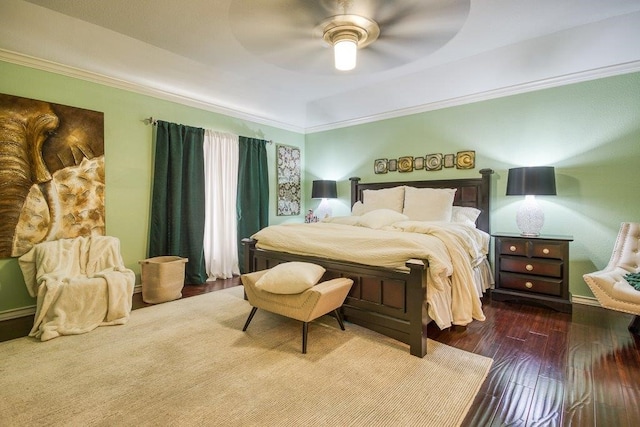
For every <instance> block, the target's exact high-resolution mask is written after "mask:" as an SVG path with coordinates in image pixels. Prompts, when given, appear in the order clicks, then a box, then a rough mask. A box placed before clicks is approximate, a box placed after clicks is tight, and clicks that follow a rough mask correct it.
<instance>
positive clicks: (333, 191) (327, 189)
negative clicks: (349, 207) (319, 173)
mask: <svg viewBox="0 0 640 427" xmlns="http://www.w3.org/2000/svg"><path fill="white" fill-rule="evenodd" d="M336 197H338V189H337V188H336V182H335V181H327V180H319V181H313V187H311V198H312V199H335V198H336Z"/></svg>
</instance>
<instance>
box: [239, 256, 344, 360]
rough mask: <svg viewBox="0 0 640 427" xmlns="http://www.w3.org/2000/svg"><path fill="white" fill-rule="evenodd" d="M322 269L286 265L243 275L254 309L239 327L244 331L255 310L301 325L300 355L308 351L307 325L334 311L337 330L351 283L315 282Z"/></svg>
mask: <svg viewBox="0 0 640 427" xmlns="http://www.w3.org/2000/svg"><path fill="white" fill-rule="evenodd" d="M324 272H325V269H324V268H323V267H321V266H319V265H316V264H311V263H306V262H287V263H283V264H279V265H277V266H275V267H273V268H271V269H268V270H262V271H256V272H254V273H248V274H243V275H242V276H241V280H242V284H243V285H244V289H245V292H246V295H247V299H248V300H249V303H250V304H251V305H252V306H253V307H252V308H251V312H250V313H249V317H248V318H247V321H246V323H245V325H244V327H243V328H242V330H243V331H246V330H247V327H249V323H251V319H253V316H254V315H255V314H256V311H257V310H258V308H261V309H263V310H266V311H269V312H271V313H275V314H279V315H282V316H286V317H290V318H292V319H296V320H299V321H301V322H302V353H306V352H307V333H308V328H309V322H311V321H313V320H314V319H317V318H318V317H320V316H323V315H325V314H328V313H330V312H332V311H333V312H334V313H335V316H336V319H337V320H338V324H339V325H340V329H342V330H344V323H343V322H342V317H341V316H340V312H339V311H338V308H340V306H342V303H343V302H344V300H345V298H346V297H347V294H348V293H349V290H350V289H351V286H352V285H353V280H351V279H347V278H338V279H332V280H327V281H324V282H321V283H318V281H319V280H320V278H321V277H322V275H323V274H324Z"/></svg>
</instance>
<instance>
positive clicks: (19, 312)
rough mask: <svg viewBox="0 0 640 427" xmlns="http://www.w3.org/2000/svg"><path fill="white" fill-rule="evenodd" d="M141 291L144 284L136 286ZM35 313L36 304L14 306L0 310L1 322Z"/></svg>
mask: <svg viewBox="0 0 640 427" xmlns="http://www.w3.org/2000/svg"><path fill="white" fill-rule="evenodd" d="M140 292H142V285H137V286H134V288H133V293H134V294H139V293H140ZM34 314H36V306H35V305H32V306H28V307H21V308H14V309H11V310H6V311H2V312H0V322H2V321H5V320H12V319H19V318H21V317H27V316H33V315H34Z"/></svg>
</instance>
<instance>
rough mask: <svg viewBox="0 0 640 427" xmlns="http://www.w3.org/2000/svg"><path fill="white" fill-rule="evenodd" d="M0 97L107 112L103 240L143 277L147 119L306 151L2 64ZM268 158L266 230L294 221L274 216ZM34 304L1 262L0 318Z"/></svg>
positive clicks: (14, 266) (127, 95) (206, 115)
mask: <svg viewBox="0 0 640 427" xmlns="http://www.w3.org/2000/svg"><path fill="white" fill-rule="evenodd" d="M0 93H5V94H9V95H16V96H22V97H25V98H32V99H39V100H43V101H48V102H53V103H57V104H63V105H69V106H74V107H79V108H86V109H90V110H95V111H102V112H104V122H105V123H104V125H105V126H104V128H105V132H104V133H105V135H104V136H105V168H106V172H105V173H106V185H105V189H106V202H105V206H106V227H107V234H109V235H112V236H116V237H118V238H119V239H120V240H121V246H122V256H123V258H124V261H125V264H126V266H127V267H129V268H131V269H132V270H134V271H135V272H136V273H139V271H140V269H139V265H138V261H139V260H142V259H145V258H146V257H147V245H148V234H149V215H150V213H149V207H150V198H151V172H152V154H153V127H152V126H149V125H146V124H145V123H144V121H143V120H144V119H145V118H148V117H150V116H153V117H154V118H157V119H161V120H166V121H170V122H175V123H183V124H187V125H191V126H198V127H204V128H209V129H215V130H219V131H223V132H232V133H235V134H238V135H244V136H249V137H255V138H262V139H267V140H273V141H274V142H276V143H279V144H287V145H292V146H298V147H301V148H302V149H303V148H304V135H303V134H300V133H296V132H290V131H286V130H282V129H278V128H274V127H270V126H266V125H261V124H257V123H253V122H249V121H246V120H239V119H235V118H232V117H228V116H224V115H221V114H217V113H212V112H209V111H205V110H201V109H197V108H192V107H188V106H184V105H181V104H177V103H174V102H169V101H165V100H161V99H157V98H153V97H150V96H145V95H141V94H138V93H134V92H130V91H126V90H121V89H114V88H112V87H108V86H104V85H100V84H96V83H91V82H87V81H84V80H80V79H75V78H70V77H66V76H62V75H59V74H54V73H49V72H45V71H40V70H36V69H32V68H28V67H23V66H18V65H14V64H10V63H7V62H2V61H0ZM267 153H268V156H269V174H270V177H269V181H270V186H269V189H270V192H271V195H272V200H271V202H270V205H269V209H270V222H271V223H278V222H283V221H286V220H291V219H293V218H292V217H277V216H276V215H275V202H274V201H273V200H274V199H273V194H274V193H275V144H271V145H268V146H267ZM303 167H304V164H303ZM302 217H303V215H301V216H300V217H299V218H300V219H301V218H302ZM137 282H138V283H139V282H140V279H139V277H138V279H137ZM34 304H35V300H34V299H32V298H31V297H30V296H29V294H28V293H27V291H26V288H25V285H24V281H23V279H22V274H21V272H20V268H19V267H18V262H17V260H16V259H0V315H1V314H2V313H3V312H7V311H9V310H13V309H20V308H24V307H30V306H33V305H34Z"/></svg>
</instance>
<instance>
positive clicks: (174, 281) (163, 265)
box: [140, 256, 189, 304]
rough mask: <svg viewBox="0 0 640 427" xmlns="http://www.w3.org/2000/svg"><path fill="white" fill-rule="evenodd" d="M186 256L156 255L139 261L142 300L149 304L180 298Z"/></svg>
mask: <svg viewBox="0 0 640 427" xmlns="http://www.w3.org/2000/svg"><path fill="white" fill-rule="evenodd" d="M188 261H189V259H188V258H181V257H179V256H158V257H154V258H148V259H145V260H143V261H140V265H141V268H142V274H141V276H142V300H143V301H144V302H146V303H149V304H158V303H160V302H167V301H173V300H175V299H179V298H182V288H183V286H184V269H185V264H186V263H187V262H188Z"/></svg>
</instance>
